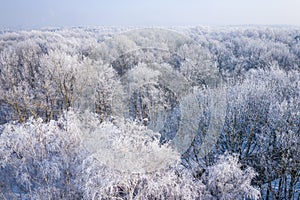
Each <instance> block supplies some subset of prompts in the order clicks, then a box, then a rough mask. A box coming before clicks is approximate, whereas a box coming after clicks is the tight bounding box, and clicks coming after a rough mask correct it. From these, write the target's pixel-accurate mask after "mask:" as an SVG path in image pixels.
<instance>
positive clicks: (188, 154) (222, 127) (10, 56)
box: [0, 26, 300, 200]
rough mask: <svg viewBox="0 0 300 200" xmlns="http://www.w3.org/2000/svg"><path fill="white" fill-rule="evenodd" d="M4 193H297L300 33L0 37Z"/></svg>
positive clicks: (248, 30)
mask: <svg viewBox="0 0 300 200" xmlns="http://www.w3.org/2000/svg"><path fill="white" fill-rule="evenodd" d="M0 199H7V200H10V199H22V200H23V199H26V200H27V199H70V200H71V199H72V200H75V199H95V200H96V199H101V200H106V199H123V200H125V199H126V200H142V199H166V200H167V199H171V200H172V199H205V200H206V199H216V200H217V199H221V200H222V199H223V200H229V199H272V200H273V199H291V200H297V199H298V200H299V199H300V29H299V28H297V27H289V26H238V27H234V26H226V27H204V26H203V27H123V28H122V27H73V28H47V29H39V30H27V31H26V30H18V31H9V30H6V31H0Z"/></svg>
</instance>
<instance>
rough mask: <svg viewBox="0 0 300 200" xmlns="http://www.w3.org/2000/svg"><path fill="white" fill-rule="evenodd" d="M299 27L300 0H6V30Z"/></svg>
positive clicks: (0, 16)
mask: <svg viewBox="0 0 300 200" xmlns="http://www.w3.org/2000/svg"><path fill="white" fill-rule="evenodd" d="M245 24H259V25H282V24H284V25H297V26H300V0H206V1H204V0H106V1H105V0H0V29H6V28H26V29H30V28H42V27H57V26H59V27H64V26H99V25H100V26H101V25H104V26H151V25H158V26H161V25H167V26H168V25H169V26H172V25H245Z"/></svg>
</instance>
